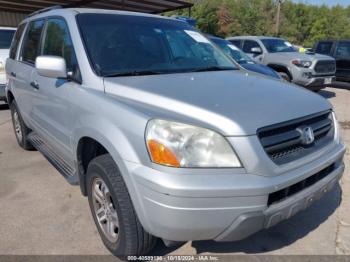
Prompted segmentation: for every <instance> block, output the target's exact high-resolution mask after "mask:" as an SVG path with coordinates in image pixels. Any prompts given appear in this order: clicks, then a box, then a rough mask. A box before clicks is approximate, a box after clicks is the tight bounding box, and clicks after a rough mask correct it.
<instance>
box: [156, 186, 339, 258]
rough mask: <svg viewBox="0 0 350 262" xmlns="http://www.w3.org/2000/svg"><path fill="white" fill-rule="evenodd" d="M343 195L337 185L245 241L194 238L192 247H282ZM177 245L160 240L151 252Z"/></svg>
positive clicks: (259, 250)
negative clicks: (196, 239) (167, 244)
mask: <svg viewBox="0 0 350 262" xmlns="http://www.w3.org/2000/svg"><path fill="white" fill-rule="evenodd" d="M341 195H342V194H341V187H340V186H339V184H337V185H336V186H335V188H334V189H333V190H332V191H331V192H329V193H328V194H326V195H325V196H324V197H323V198H322V199H320V200H319V201H317V202H316V203H315V204H314V205H312V206H311V207H310V208H309V209H307V210H305V211H303V212H301V213H299V214H298V215H296V216H295V217H293V218H291V219H289V220H287V221H284V222H282V223H280V224H278V225H276V226H275V227H272V228H270V229H267V230H263V231H261V232H258V233H256V234H254V235H252V236H250V237H249V238H247V239H244V240H241V241H236V242H221V243H220V242H215V241H194V242H192V247H193V248H194V249H195V250H196V253H197V254H201V253H205V252H213V253H247V254H256V253H264V252H269V251H274V250H278V249H280V248H283V247H285V246H288V245H290V244H292V243H294V242H296V241H297V240H298V239H301V238H303V237H305V236H306V235H307V234H309V233H310V232H312V231H314V230H315V229H317V228H318V227H319V226H320V225H321V224H322V223H323V222H325V221H326V220H327V218H328V217H329V216H331V215H332V214H333V213H334V212H335V210H336V209H337V208H338V206H339V205H340V203H341ZM179 222H180V221H179ZM177 248H179V247H172V248H167V247H165V245H164V244H163V242H162V241H161V240H159V241H158V243H157V246H156V247H155V248H154V251H153V252H152V254H151V255H166V254H169V253H171V252H173V251H175V250H176V249H177Z"/></svg>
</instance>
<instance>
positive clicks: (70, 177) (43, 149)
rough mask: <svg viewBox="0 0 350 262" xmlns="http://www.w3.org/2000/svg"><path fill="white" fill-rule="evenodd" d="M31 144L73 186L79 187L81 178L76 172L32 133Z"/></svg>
mask: <svg viewBox="0 0 350 262" xmlns="http://www.w3.org/2000/svg"><path fill="white" fill-rule="evenodd" d="M28 140H29V141H30V143H31V144H32V145H33V146H34V147H35V148H36V149H37V150H38V151H39V152H40V153H41V154H42V155H43V156H44V157H45V158H46V159H47V160H48V161H49V162H50V163H51V165H53V166H54V167H55V168H56V169H57V171H58V172H60V174H61V175H62V176H63V177H64V178H65V179H66V180H67V181H68V183H69V184H71V185H78V184H79V178H78V176H77V175H76V170H75V169H74V168H72V167H71V166H70V165H69V164H67V163H66V162H65V161H64V160H63V159H62V158H61V157H60V156H59V155H57V154H56V153H55V152H54V151H53V150H52V149H51V148H50V147H49V146H47V145H46V144H45V142H44V141H43V140H42V139H41V138H40V137H39V136H38V135H37V134H36V133H35V132H31V133H30V134H29V136H28Z"/></svg>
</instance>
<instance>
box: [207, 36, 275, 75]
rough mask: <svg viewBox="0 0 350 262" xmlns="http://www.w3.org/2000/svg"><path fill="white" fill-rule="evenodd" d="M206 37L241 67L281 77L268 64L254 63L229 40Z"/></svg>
mask: <svg viewBox="0 0 350 262" xmlns="http://www.w3.org/2000/svg"><path fill="white" fill-rule="evenodd" d="M207 37H208V38H209V39H210V40H211V41H212V42H213V43H214V44H216V45H217V46H218V47H220V48H221V49H222V50H223V51H224V52H225V53H226V54H228V55H229V56H230V57H232V58H233V60H235V61H236V62H237V63H238V64H239V65H240V66H242V67H243V68H245V69H247V70H249V71H253V72H255V73H259V74H263V75H267V76H271V77H274V78H278V79H281V77H280V76H279V74H278V73H277V72H276V71H275V70H273V69H271V68H270V67H268V66H265V65H261V64H258V63H256V62H255V61H253V59H251V58H250V57H249V56H248V55H247V54H245V53H244V52H243V51H242V50H240V49H239V48H238V47H236V46H235V45H233V44H232V43H231V42H229V41H227V40H225V39H222V38H219V37H215V36H211V35H207Z"/></svg>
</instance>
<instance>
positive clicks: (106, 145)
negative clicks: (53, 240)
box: [6, 8, 345, 256]
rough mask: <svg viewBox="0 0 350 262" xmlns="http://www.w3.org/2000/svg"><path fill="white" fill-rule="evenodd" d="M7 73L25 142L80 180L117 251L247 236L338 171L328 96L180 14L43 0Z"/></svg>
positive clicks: (289, 211) (281, 216) (316, 194)
mask: <svg viewBox="0 0 350 262" xmlns="http://www.w3.org/2000/svg"><path fill="white" fill-rule="evenodd" d="M39 46H40V47H41V48H38V47H39ZM6 73H7V75H8V77H9V83H8V85H7V87H6V91H7V98H8V101H9V104H10V108H11V115H12V121H13V126H14V130H15V135H16V138H17V141H18V144H19V145H20V146H21V147H23V148H24V149H31V148H32V147H33V146H34V147H35V148H36V149H38V150H39V151H40V152H41V153H42V154H43V155H44V156H45V157H46V158H47V159H48V160H49V161H50V162H51V163H52V164H53V165H54V166H55V167H56V168H57V170H58V171H60V172H61V173H62V174H63V176H64V177H65V178H66V179H67V180H68V182H70V183H72V184H79V185H80V188H81V191H82V193H83V195H85V196H87V197H88V200H89V204H90V208H91V212H92V216H93V219H94V221H95V224H96V226H97V229H98V232H99V234H100V236H101V239H102V241H103V243H104V244H105V246H106V247H107V248H108V249H109V250H110V251H111V252H112V253H113V254H115V255H119V256H123V255H139V254H144V253H146V252H148V251H149V250H150V249H151V248H152V247H153V246H154V243H155V240H156V237H158V238H161V239H163V240H164V242H165V243H166V244H167V245H169V244H171V243H174V241H175V242H176V241H188V240H209V239H214V240H216V241H233V240H239V239H242V238H245V237H247V236H249V235H251V234H253V233H255V232H257V231H259V230H261V229H263V228H269V227H271V226H273V225H275V224H277V223H278V222H280V221H282V220H285V219H288V218H289V217H291V216H292V215H294V214H296V213H298V212H299V211H301V210H303V209H305V208H306V207H308V206H309V205H310V204H311V203H312V202H313V201H315V200H316V199H318V198H320V197H321V196H323V195H324V194H325V193H326V192H327V191H329V190H330V189H331V188H332V187H333V186H334V185H335V184H336V183H337V181H338V180H339V179H340V177H341V176H342V173H343V170H344V164H343V155H344V152H345V147H344V145H343V143H342V141H341V140H340V136H339V127H338V124H337V121H336V118H335V115H334V112H333V111H332V107H331V104H330V103H329V102H328V101H327V100H325V99H324V98H322V97H321V96H319V95H316V94H313V93H311V92H309V91H307V90H304V89H302V88H298V87H295V86H293V85H290V84H288V83H284V82H282V81H276V80H274V79H272V78H267V77H266V78H263V77H258V76H255V75H251V76H247V74H246V73H245V72H244V71H243V70H240V69H239V68H238V67H237V65H236V64H235V63H234V62H233V61H232V60H231V59H230V58H229V57H227V56H226V55H224V53H223V52H222V51H220V49H219V48H218V47H216V46H215V45H214V44H212V43H211V42H210V41H209V40H208V39H207V38H206V37H204V36H203V35H202V34H201V33H199V32H198V31H196V30H195V29H194V28H192V27H191V26H189V25H188V24H187V23H184V22H181V21H178V20H175V19H172V18H165V17H162V16H154V15H149V14H140V13H131V12H117V11H108V10H97V9H96V10H94V9H79V8H67V9H59V8H56V9H51V10H46V11H41V12H39V13H36V14H33V15H31V16H30V17H28V18H26V19H25V20H24V21H23V22H22V23H21V24H20V25H19V28H18V30H17V33H16V36H15V39H14V41H13V44H12V47H11V56H10V58H9V59H8V60H7V63H6ZM233 83H234V84H233ZM53 223H54V222H53ZM77 225H79V223H77ZM82 241H84V240H82Z"/></svg>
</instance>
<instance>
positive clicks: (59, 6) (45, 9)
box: [27, 5, 63, 17]
mask: <svg viewBox="0 0 350 262" xmlns="http://www.w3.org/2000/svg"><path fill="white" fill-rule="evenodd" d="M61 8H63V7H62V6H61V5H54V6H50V7H47V8H44V9H40V10H38V11H35V12H33V13H31V14H29V15H28V16H27V17H31V16H34V15H37V14H41V13H44V12H48V11H50V10H55V9H61Z"/></svg>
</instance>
